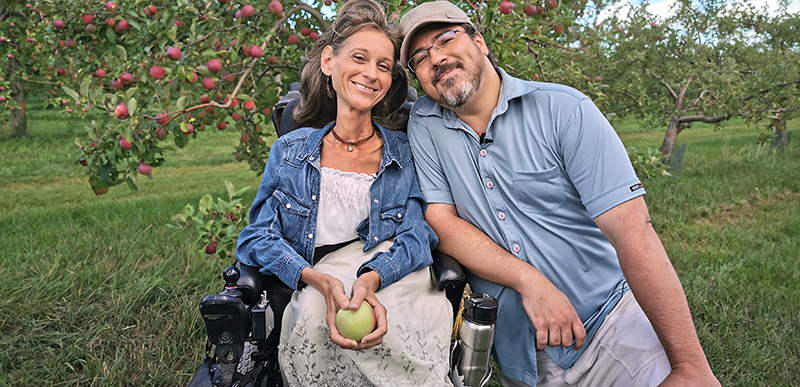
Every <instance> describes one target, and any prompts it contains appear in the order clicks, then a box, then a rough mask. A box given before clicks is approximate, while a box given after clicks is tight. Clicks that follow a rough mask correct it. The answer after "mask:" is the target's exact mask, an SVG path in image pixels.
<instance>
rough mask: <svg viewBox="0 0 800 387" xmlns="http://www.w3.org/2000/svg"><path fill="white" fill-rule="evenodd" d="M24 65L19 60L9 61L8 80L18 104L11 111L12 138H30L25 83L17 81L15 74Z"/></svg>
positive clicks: (12, 95)
mask: <svg viewBox="0 0 800 387" xmlns="http://www.w3.org/2000/svg"><path fill="white" fill-rule="evenodd" d="M21 66H22V64H21V63H20V62H19V60H18V59H17V58H11V59H10V60H9V61H8V79H9V80H11V98H13V99H14V102H16V103H17V107H16V108H15V109H14V110H12V111H11V120H10V121H9V124H10V125H11V136H12V137H30V136H28V120H27V117H26V115H25V82H24V81H22V80H15V79H14V73H16V72H17V71H19V69H20V67H21Z"/></svg>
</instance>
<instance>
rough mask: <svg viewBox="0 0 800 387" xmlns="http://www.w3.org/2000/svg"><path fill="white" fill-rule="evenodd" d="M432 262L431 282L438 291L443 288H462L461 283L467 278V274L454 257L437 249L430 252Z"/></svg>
mask: <svg viewBox="0 0 800 387" xmlns="http://www.w3.org/2000/svg"><path fill="white" fill-rule="evenodd" d="M432 255H433V263H432V264H431V283H433V286H434V287H435V288H436V290H438V291H442V290H444V289H445V288H458V287H461V288H462V289H463V284H464V283H465V282H466V280H467V274H466V273H465V272H464V268H462V267H461V264H459V263H458V261H456V260H455V258H453V257H451V256H449V255H447V254H445V253H442V252H440V251H438V250H434V251H433V252H432Z"/></svg>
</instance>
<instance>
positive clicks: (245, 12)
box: [242, 4, 256, 19]
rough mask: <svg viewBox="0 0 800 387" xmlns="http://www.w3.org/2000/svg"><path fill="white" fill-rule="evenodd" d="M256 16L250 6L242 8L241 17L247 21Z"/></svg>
mask: <svg viewBox="0 0 800 387" xmlns="http://www.w3.org/2000/svg"><path fill="white" fill-rule="evenodd" d="M255 15H256V9H255V8H253V6H252V5H250V4H247V5H245V6H244V7H242V17H243V18H245V19H247V18H249V17H253V16H255Z"/></svg>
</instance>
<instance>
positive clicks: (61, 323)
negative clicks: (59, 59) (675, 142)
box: [0, 104, 800, 386]
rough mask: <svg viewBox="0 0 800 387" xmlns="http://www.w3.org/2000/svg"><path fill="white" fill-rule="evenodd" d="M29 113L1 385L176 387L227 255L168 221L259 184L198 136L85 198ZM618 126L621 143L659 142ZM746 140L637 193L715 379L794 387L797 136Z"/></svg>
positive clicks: (77, 131) (4, 305)
mask: <svg viewBox="0 0 800 387" xmlns="http://www.w3.org/2000/svg"><path fill="white" fill-rule="evenodd" d="M29 109H30V113H29V114H30V116H29V133H30V134H31V136H32V138H30V139H0V236H2V247H1V248H0V277H1V278H2V279H3V280H2V281H0V386H20V385H39V386H133V385H136V386H180V385H185V384H187V383H188V381H189V378H190V377H191V374H192V373H193V372H194V370H195V368H196V367H197V366H198V365H199V364H200V363H201V359H202V350H203V346H204V343H205V337H204V327H203V323H202V320H201V318H200V316H199V314H198V312H197V304H198V302H199V301H200V299H202V298H203V297H204V296H206V295H209V294H212V293H216V292H217V291H219V290H220V287H221V282H220V281H219V279H218V278H219V273H220V271H221V269H223V268H224V267H226V266H227V265H228V264H229V262H225V261H221V260H219V259H209V258H207V257H205V256H202V255H198V254H197V252H196V251H197V248H196V247H194V246H192V245H191V241H192V239H193V236H192V235H189V234H186V233H182V232H175V231H173V230H171V229H168V228H167V227H166V226H165V224H166V223H167V222H168V221H169V219H170V217H171V216H172V215H173V214H174V213H176V212H178V211H180V210H181V208H182V207H183V206H184V205H186V204H187V203H194V204H196V203H197V201H198V200H199V199H200V197H201V196H203V195H204V194H206V193H210V194H212V195H214V196H224V195H225V188H224V184H223V180H228V181H231V182H232V183H233V184H234V185H236V186H239V187H241V186H246V185H250V186H253V187H254V188H256V187H257V186H258V184H259V182H260V178H259V177H257V176H256V175H255V174H254V173H253V172H250V171H248V170H247V167H246V165H244V164H239V163H236V162H235V161H234V160H233V156H232V155H231V152H232V149H233V145H234V144H235V143H236V141H238V135H236V134H235V133H233V132H218V131H214V132H211V131H206V132H204V133H202V136H201V139H198V140H196V141H193V142H192V143H190V144H189V146H187V147H186V148H185V150H182V151H178V152H175V153H174V154H172V155H169V157H168V163H167V165H166V166H164V167H162V168H158V169H156V170H154V173H153V175H154V177H155V178H154V179H153V180H143V181H140V184H139V192H138V193H133V192H130V191H128V190H127V188H125V187H124V186H123V187H118V188H115V189H112V190H111V192H110V193H109V194H107V195H104V196H100V197H97V196H95V195H94V194H93V193H92V192H91V190H90V188H89V185H88V184H87V182H86V176H85V175H84V174H83V171H82V169H81V168H82V167H80V166H79V165H77V164H75V163H74V162H73V160H74V158H73V157H72V154H73V152H74V149H75V147H74V144H73V140H74V138H75V137H82V136H83V133H84V129H83V123H82V122H81V121H79V120H70V119H69V118H68V117H67V118H65V117H64V116H62V115H61V114H60V113H58V112H54V111H46V110H41V109H37V108H36V106H35V104H33V106H32V107H31V108H29ZM618 127H619V128H620V132H621V136H622V137H623V141H624V142H625V143H626V145H628V146H636V147H646V146H651V147H657V146H658V144H659V143H660V141H661V138H662V137H661V136H662V134H661V133H660V132H652V131H643V130H640V129H639V127H638V126H637V125H635V124H633V123H630V122H623V123H622V124H620V125H618ZM789 128H790V129H794V130H795V132H800V121H794V122H790V123H789ZM755 137H756V133H755V131H754V129H752V128H748V127H746V126H744V125H741V124H740V123H736V122H733V123H731V124H730V125H729V126H726V127H725V128H723V129H722V130H718V131H715V130H714V128H713V127H708V126H705V127H701V126H697V127H694V128H691V129H687V130H686V131H685V132H684V133H682V134H681V135H680V138H679V143H684V144H688V150H687V153H686V158H685V161H684V164H683V170H682V172H681V174H680V176H679V178H677V179H674V178H668V179H659V180H655V181H645V182H644V183H645V186H646V189H647V191H648V195H647V201H648V204H649V207H650V211H651V215H652V217H653V223H654V225H655V227H656V229H657V231H658V232H659V234H660V236H661V238H662V240H663V241H664V244H665V246H666V248H667V251H668V252H669V254H670V257H671V258H672V260H673V262H674V263H675V267H676V269H677V270H678V274H679V275H680V277H681V279H682V282H683V284H684V287H685V289H686V293H687V296H688V298H689V303H690V306H691V308H692V311H693V315H694V319H695V324H696V325H697V329H698V331H699V334H700V338H701V340H702V343H703V346H704V348H705V350H706V353H707V356H708V357H709V360H710V362H711V365H712V367H713V369H714V371H715V373H716V374H717V376H718V377H719V378H720V380H721V381H722V384H723V385H725V386H753V385H758V386H762V385H764V386H792V385H800V384H798V381H797V375H798V372H800V337H798V333H799V332H800V323H798V320H800V147H798V145H797V144H798V143H800V141H798V139H795V142H794V144H792V146H790V148H789V149H786V150H783V151H778V152H775V151H772V150H770V149H769V148H763V147H762V148H759V147H757V146H756V145H755V144H754V141H755ZM253 196H254V192H251V193H250V196H249V197H248V199H247V200H252V197H253Z"/></svg>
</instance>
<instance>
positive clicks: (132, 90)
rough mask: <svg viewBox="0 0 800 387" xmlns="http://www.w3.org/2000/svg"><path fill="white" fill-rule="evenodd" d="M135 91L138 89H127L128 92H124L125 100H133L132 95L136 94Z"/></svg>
mask: <svg viewBox="0 0 800 387" xmlns="http://www.w3.org/2000/svg"><path fill="white" fill-rule="evenodd" d="M137 91H139V88H138V87H131V88H130V89H128V91H126V92H125V99H131V98H133V95H134V94H136V92H137Z"/></svg>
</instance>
